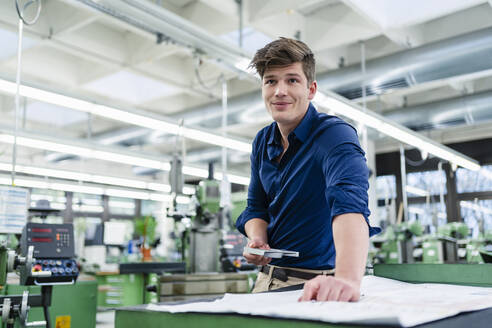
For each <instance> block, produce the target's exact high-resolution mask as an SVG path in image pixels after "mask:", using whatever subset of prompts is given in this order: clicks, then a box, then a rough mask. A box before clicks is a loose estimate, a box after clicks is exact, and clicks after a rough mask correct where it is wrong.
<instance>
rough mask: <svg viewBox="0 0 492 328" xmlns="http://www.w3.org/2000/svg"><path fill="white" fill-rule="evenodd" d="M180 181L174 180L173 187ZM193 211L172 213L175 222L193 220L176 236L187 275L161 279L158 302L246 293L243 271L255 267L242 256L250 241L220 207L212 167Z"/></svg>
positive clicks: (199, 190) (245, 274)
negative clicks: (227, 293) (234, 226)
mask: <svg viewBox="0 0 492 328" xmlns="http://www.w3.org/2000/svg"><path fill="white" fill-rule="evenodd" d="M176 172H179V170H176V171H175V174H176ZM179 180H180V179H179V178H176V177H174V178H172V179H171V184H173V181H179ZM177 185H179V183H178V184H177ZM177 189H178V190H177V191H178V192H177V194H179V188H177ZM190 212H192V213H193V214H191V213H189V214H181V215H176V214H174V215H173V214H172V217H173V218H174V219H175V220H176V221H180V220H183V219H184V218H185V217H189V218H190V224H189V226H188V227H187V228H186V229H185V230H184V231H183V232H181V233H179V234H177V235H179V236H180V238H179V239H180V244H181V247H180V251H181V255H182V260H183V261H185V262H186V268H187V270H186V271H187V274H176V275H170V276H162V277H160V280H159V288H154V289H155V290H156V291H157V292H158V293H159V295H160V298H159V299H160V300H161V301H170V300H171V301H172V300H184V299H190V298H197V297H203V296H216V295H222V294H223V293H225V292H247V291H248V290H249V278H250V277H249V276H248V273H249V272H247V273H243V271H251V270H254V269H255V267H254V266H252V265H250V264H248V263H246V262H245V260H244V258H243V257H242V252H243V247H244V246H245V245H246V243H247V240H246V238H245V237H244V236H243V235H241V234H240V233H239V232H236V231H235V229H233V227H232V224H231V220H230V214H229V211H228V210H227V208H226V209H224V208H223V207H221V185H220V182H219V181H217V180H214V179H213V166H212V165H210V166H209V178H208V179H206V180H203V181H200V183H199V184H198V186H197V188H196V193H195V202H194V209H193V210H192V211H190Z"/></svg>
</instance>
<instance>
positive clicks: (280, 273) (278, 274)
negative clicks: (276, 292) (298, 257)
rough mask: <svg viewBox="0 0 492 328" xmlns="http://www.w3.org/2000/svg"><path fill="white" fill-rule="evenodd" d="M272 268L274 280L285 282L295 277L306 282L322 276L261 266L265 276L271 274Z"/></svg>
mask: <svg viewBox="0 0 492 328" xmlns="http://www.w3.org/2000/svg"><path fill="white" fill-rule="evenodd" d="M270 268H272V270H273V272H272V278H275V279H278V280H281V281H283V282H285V281H287V280H288V279H289V277H294V278H299V279H305V280H310V279H313V278H316V277H317V276H320V275H322V274H316V273H311V272H304V271H298V270H293V269H284V268H277V267H272V266H270V265H262V266H260V272H263V273H264V274H269V273H270ZM324 275H329V276H331V275H333V273H331V274H324Z"/></svg>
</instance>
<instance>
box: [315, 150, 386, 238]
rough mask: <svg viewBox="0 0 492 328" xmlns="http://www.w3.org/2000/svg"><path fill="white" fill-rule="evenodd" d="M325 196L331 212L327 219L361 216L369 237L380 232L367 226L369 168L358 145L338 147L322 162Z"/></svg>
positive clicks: (368, 213)
mask: <svg viewBox="0 0 492 328" xmlns="http://www.w3.org/2000/svg"><path fill="white" fill-rule="evenodd" d="M324 163H325V166H324V171H325V172H324V173H325V179H326V186H327V188H326V191H325V196H326V200H327V202H328V204H329V208H330V209H331V213H330V218H331V219H333V218H334V217H335V216H337V215H340V214H346V213H360V214H362V215H363V216H364V218H365V219H366V222H367V224H368V226H369V235H370V236H372V235H374V234H377V233H379V232H380V229H379V228H375V227H371V226H370V225H369V215H370V211H369V207H368V201H369V200H368V194H367V190H368V188H369V182H368V178H369V169H368V168H367V165H366V160H365V157H364V152H363V150H362V149H361V148H360V146H359V145H357V144H354V143H344V144H340V145H338V146H337V147H336V148H335V149H333V151H331V152H330V154H329V155H328V156H327V158H326V160H325V161H324Z"/></svg>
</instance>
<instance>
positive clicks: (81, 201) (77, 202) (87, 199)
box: [72, 193, 104, 213]
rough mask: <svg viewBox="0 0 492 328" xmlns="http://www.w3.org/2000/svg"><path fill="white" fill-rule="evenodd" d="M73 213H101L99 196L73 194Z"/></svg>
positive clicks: (102, 209) (101, 205) (102, 208)
mask: <svg viewBox="0 0 492 328" xmlns="http://www.w3.org/2000/svg"><path fill="white" fill-rule="evenodd" d="M72 209H73V211H74V212H85V213H102V212H103V211H104V207H103V204H102V198H101V196H100V195H92V194H82V193H74V194H73V199H72Z"/></svg>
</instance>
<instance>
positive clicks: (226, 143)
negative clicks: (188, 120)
mask: <svg viewBox="0 0 492 328" xmlns="http://www.w3.org/2000/svg"><path fill="white" fill-rule="evenodd" d="M0 91H3V92H5V93H9V94H15V92H16V84H15V83H13V82H10V81H7V80H2V79H0ZM19 93H20V95H21V96H24V97H27V98H31V99H35V100H38V101H42V102H46V103H50V104H54V105H57V106H62V107H66V108H70V109H74V110H78V111H82V112H87V113H91V114H93V115H96V116H101V117H105V118H107V119H110V120H115V121H119V122H124V123H127V124H131V125H138V126H141V127H144V128H148V129H152V130H157V131H164V132H166V133H171V134H176V135H177V134H179V133H180V126H179V124H178V123H175V122H168V121H166V120H165V119H164V118H162V117H158V116H157V115H150V114H148V113H139V112H136V111H134V112H131V111H128V110H122V109H118V108H114V107H110V106H106V105H101V104H96V103H94V102H90V101H85V100H81V99H77V98H74V97H69V96H64V95H61V94H58V93H55V92H51V91H45V90H41V89H38V88H33V87H28V86H25V85H21V86H20V90H19ZM182 129H183V130H184V133H183V135H184V136H185V137H186V138H189V139H193V140H197V141H200V142H204V143H208V144H212V145H216V146H220V147H226V148H230V149H235V150H239V151H244V152H247V153H251V144H250V143H249V142H247V141H242V140H239V139H235V138H227V137H223V136H220V135H218V134H215V133H212V132H206V131H203V130H199V129H193V128H189V127H183V128H182Z"/></svg>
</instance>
